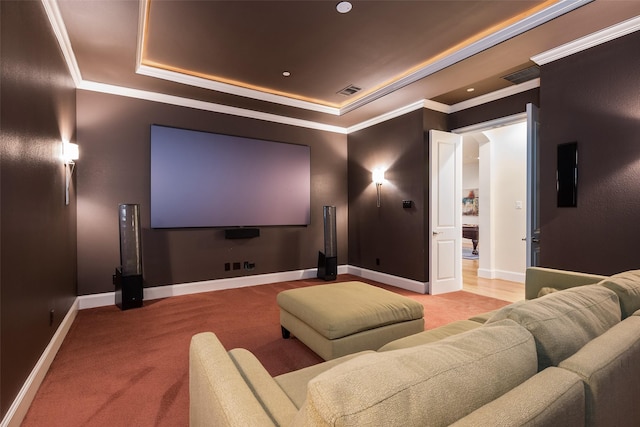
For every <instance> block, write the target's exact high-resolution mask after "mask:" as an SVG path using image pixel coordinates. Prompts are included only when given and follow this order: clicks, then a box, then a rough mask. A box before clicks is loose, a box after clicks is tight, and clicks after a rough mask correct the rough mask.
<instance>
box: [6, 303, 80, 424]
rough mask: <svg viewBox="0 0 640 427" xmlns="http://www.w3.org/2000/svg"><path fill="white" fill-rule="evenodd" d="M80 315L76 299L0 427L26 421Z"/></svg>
mask: <svg viewBox="0 0 640 427" xmlns="http://www.w3.org/2000/svg"><path fill="white" fill-rule="evenodd" d="M77 314H78V298H76V299H75V301H74V302H73V304H72V305H71V308H70V309H69V311H68V312H67V314H66V316H64V319H62V322H61V323H60V326H58V329H57V330H56V333H55V334H54V335H53V337H52V338H51V341H50V342H49V345H47V347H46V348H45V349H44V352H43V353H42V355H41V356H40V359H38V362H37V363H36V365H35V367H34V368H33V370H32V371H31V373H30V374H29V376H28V377H27V380H26V381H25V382H24V384H23V385H22V388H21V389H20V392H19V393H18V395H17V396H16V398H15V399H14V401H13V403H12V404H11V407H9V410H8V411H7V413H6V415H5V416H4V418H3V419H2V423H0V427H14V426H15V427H18V426H20V424H21V423H22V421H23V420H24V417H25V416H26V415H27V411H28V410H29V406H31V402H33V398H34V397H35V395H36V392H37V391H38V388H40V384H42V380H43V379H44V377H45V375H46V374H47V371H48V370H49V367H50V366H51V363H52V362H53V359H54V358H55V357H56V354H57V353H58V350H59V349H60V346H61V345H62V342H63V341H64V338H65V337H66V336H67V333H68V332H69V328H71V325H72V324H73V321H74V320H75V318H76V315H77Z"/></svg>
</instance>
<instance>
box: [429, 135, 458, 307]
mask: <svg viewBox="0 0 640 427" xmlns="http://www.w3.org/2000/svg"><path fill="white" fill-rule="evenodd" d="M429 158H430V159H431V160H430V166H431V172H430V184H429V191H430V194H431V197H430V206H429V236H430V237H431V242H430V245H429V293H430V294H432V295H436V294H442V293H445V292H452V291H459V290H461V289H462V136H461V135H456V134H453V133H447V132H441V131H437V130H431V131H429Z"/></svg>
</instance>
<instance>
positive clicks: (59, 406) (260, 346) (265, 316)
mask: <svg viewBox="0 0 640 427" xmlns="http://www.w3.org/2000/svg"><path fill="white" fill-rule="evenodd" d="M347 280H361V281H364V282H368V283H372V284H376V285H379V286H381V287H384V288H385V289H389V290H392V291H394V292H397V293H400V294H402V295H406V296H408V297H411V298H413V299H415V300H417V301H419V302H421V303H422V304H424V306H425V321H426V329H432V328H435V327H438V326H440V325H443V324H446V323H449V322H451V321H454V320H460V319H466V318H468V317H470V316H473V315H475V314H480V313H484V312H487V311H489V310H493V309H496V308H499V307H502V306H504V305H507V304H509V303H508V302H506V301H500V300H497V299H493V298H487V297H482V296H478V295H474V294H471V293H467V292H463V291H460V292H454V293H450V294H444V295H438V296H430V295H419V294H415V293H411V292H408V291H404V290H402V289H398V288H394V287H390V286H384V285H380V284H377V283H375V282H372V281H369V280H363V279H360V278H358V277H355V276H349V275H342V276H340V277H339V281H347ZM319 283H326V282H323V281H320V280H316V279H312V280H300V281H294V282H282V283H275V284H270V285H262V286H253V287H248V288H241V289H229V290H224V291H215V292H208V293H201V294H196V295H187V296H179V297H173V298H167V299H163V300H154V301H147V302H145V304H144V307H142V308H138V309H132V310H126V311H120V310H119V309H118V308H117V307H115V306H110V307H101V308H96V309H90V310H82V311H80V312H79V313H78V316H77V318H76V320H75V322H74V324H73V325H72V327H71V330H70V331H69V334H68V335H67V337H66V339H65V341H64V343H63V344H62V347H61V348H60V351H59V352H58V355H57V356H56V358H55V360H54V361H53V364H52V365H51V369H50V370H49V372H48V374H47V376H46V377H45V379H44V382H43V383H42V385H41V387H40V390H39V391H38V393H37V395H36V397H35V399H34V402H33V404H32V405H31V408H30V409H29V412H28V413H27V416H26V418H25V420H24V422H23V424H22V426H38V427H40V426H65V427H73V426H110V427H111V426H171V427H176V426H187V425H188V423H189V384H188V352H189V341H190V339H191V336H192V335H194V334H196V333H198V332H202V331H213V332H215V333H216V334H217V335H218V337H219V338H220V340H221V341H222V343H223V344H224V345H225V347H226V348H228V349H231V348H234V347H243V348H247V349H249V350H251V351H252V352H253V353H254V354H255V355H256V356H257V357H258V359H259V360H260V361H261V362H262V363H263V364H264V366H265V367H266V369H267V370H268V371H269V372H270V373H271V374H272V375H278V374H281V373H285V372H289V371H292V370H296V369H300V368H303V367H306V366H309V365H312V364H315V363H318V362H321V361H322V360H321V359H320V358H319V357H318V356H317V355H316V354H315V353H313V352H312V351H311V350H309V349H308V348H307V347H306V346H304V344H302V343H301V342H299V341H297V340H296V339H289V340H284V339H282V337H281V335H280V321H279V312H278V307H277V304H276V295H277V294H278V292H280V291H283V290H286V289H291V288H295V287H300V286H309V285H316V284H319Z"/></svg>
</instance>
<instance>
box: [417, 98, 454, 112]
mask: <svg viewBox="0 0 640 427" xmlns="http://www.w3.org/2000/svg"><path fill="white" fill-rule="evenodd" d="M423 102H424V108H428V109H429V110H433V111H439V112H440V113H445V114H451V113H452V111H451V106H450V105H447V104H443V103H442V102H436V101H432V100H431V99H425V100H424V101H423Z"/></svg>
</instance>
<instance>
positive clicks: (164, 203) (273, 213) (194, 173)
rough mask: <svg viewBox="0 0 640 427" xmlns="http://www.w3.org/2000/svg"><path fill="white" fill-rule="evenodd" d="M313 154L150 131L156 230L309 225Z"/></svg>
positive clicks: (233, 140) (251, 141) (287, 147)
mask: <svg viewBox="0 0 640 427" xmlns="http://www.w3.org/2000/svg"><path fill="white" fill-rule="evenodd" d="M310 169H311V160H310V148H309V146H306V145H296V144H287V143H281V142H272V141H265V140H258V139H252V138H243V137H238V136H230V135H222V134H215V133H209V132H201V131H194V130H186V129H178V128H173V127H167V126H160V125H152V126H151V227H152V228H192V227H236V226H275V225H280V226H284V225H308V224H309V222H310V204H311V182H310V181H311V170H310Z"/></svg>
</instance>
